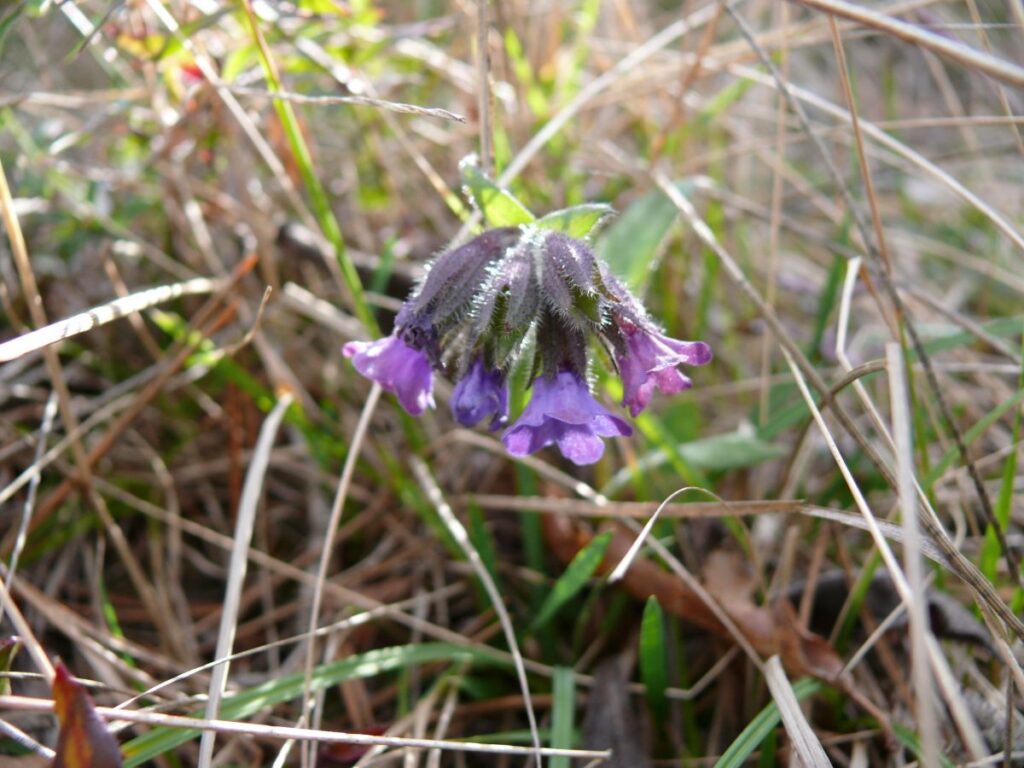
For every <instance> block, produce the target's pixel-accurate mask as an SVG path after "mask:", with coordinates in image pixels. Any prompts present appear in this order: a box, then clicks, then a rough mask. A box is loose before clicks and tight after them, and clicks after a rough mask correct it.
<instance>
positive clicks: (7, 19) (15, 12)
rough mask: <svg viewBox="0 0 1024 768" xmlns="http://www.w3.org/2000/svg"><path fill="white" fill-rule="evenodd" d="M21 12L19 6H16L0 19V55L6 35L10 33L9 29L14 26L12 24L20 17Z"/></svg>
mask: <svg viewBox="0 0 1024 768" xmlns="http://www.w3.org/2000/svg"><path fill="white" fill-rule="evenodd" d="M21 11H22V8H21V6H20V5H16V6H14V7H13V8H12V9H11V10H9V11H8V12H7V13H6V14H5V15H4V16H3V17H0V54H2V53H3V52H4V42H6V40H7V33H8V32H10V31H11V27H13V26H14V22H16V21H17V20H18V17H19V16H20V15H21Z"/></svg>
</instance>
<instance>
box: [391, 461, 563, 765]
mask: <svg viewBox="0 0 1024 768" xmlns="http://www.w3.org/2000/svg"><path fill="white" fill-rule="evenodd" d="M411 461H412V471H413V473H414V474H415V475H416V479H417V481H418V482H419V484H420V486H421V487H422V488H423V490H424V492H425V493H426V494H427V498H429V499H430V502H431V504H433V505H434V509H436V510H437V514H438V515H439V516H440V518H441V520H442V521H443V522H444V524H445V526H446V527H447V528H448V531H449V533H451V535H452V538H453V539H455V542H456V543H457V544H458V545H459V548H460V549H461V550H462V551H463V552H464V553H465V554H466V558H467V559H468V560H469V563H470V565H471V566H472V568H473V572H474V573H475V574H476V577H477V578H478V579H480V582H481V583H482V584H483V585H484V589H485V590H486V592H487V596H488V597H489V598H490V600H491V604H492V605H493V606H494V612H495V613H496V614H497V615H498V619H499V620H500V621H501V628H502V630H503V631H504V633H505V640H506V642H508V647H509V651H511V653H512V658H513V660H514V662H515V668H516V675H517V676H518V677H519V686H520V688H521V689H522V694H523V707H524V708H525V710H526V718H527V720H528V721H529V724H530V736H531V737H532V739H533V746H534V748H535V749H536V756H537V768H541V767H542V765H543V763H542V762H541V759H540V758H541V747H540V733H539V731H538V730H537V716H536V715H535V714H534V711H533V699H532V698H531V696H530V685H529V682H528V681H527V679H526V665H525V664H524V663H523V656H522V653H521V652H520V650H519V642H518V641H517V640H516V632H515V627H513V626H512V619H511V618H510V617H509V615H508V610H507V609H506V608H505V603H504V601H503V600H502V598H501V593H500V592H499V591H498V587H497V585H496V584H495V583H494V579H493V578H492V577H491V574H490V572H489V571H488V570H487V567H486V566H485V565H484V562H483V560H482V559H481V558H480V553H479V552H477V551H476V547H474V546H473V543H472V542H471V541H470V539H469V533H468V532H467V531H466V528H465V526H463V525H462V523H461V522H460V521H459V518H457V517H456V516H455V513H454V512H453V511H452V508H451V507H450V506H449V505H448V502H446V501H445V500H444V496H443V495H442V493H441V489H440V488H439V487H438V486H437V482H436V481H435V480H434V478H433V477H432V476H431V474H430V470H429V469H428V468H427V465H426V464H425V463H424V462H423V460H422V459H420V458H419V457H417V456H413V457H411Z"/></svg>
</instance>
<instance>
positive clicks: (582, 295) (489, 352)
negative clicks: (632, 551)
mask: <svg viewBox="0 0 1024 768" xmlns="http://www.w3.org/2000/svg"><path fill="white" fill-rule="evenodd" d="M474 180H475V181H476V182H477V183H478V185H487V184H489V182H487V181H486V180H484V181H481V177H480V176H479V175H477V176H475V177H473V176H471V177H470V181H471V183H470V186H471V188H472V191H473V192H474V193H475V194H474V197H475V199H476V200H478V201H479V200H480V199H481V197H484V198H485V199H486V198H487V194H489V195H491V197H490V200H491V202H492V204H494V200H495V197H494V196H495V195H499V196H500V195H504V197H498V198H497V203H498V204H503V205H504V206H505V208H504V210H503V212H502V218H503V220H504V221H507V222H514V223H515V224H516V225H515V226H499V227H495V228H493V229H489V230H487V231H485V232H484V233H483V234H481V235H478V236H477V237H475V238H473V239H472V240H470V241H469V242H467V243H466V244H464V245H462V246H460V247H458V248H454V249H452V250H449V251H446V252H445V253H442V254H441V255H440V256H438V257H437V259H436V260H435V261H434V262H433V264H432V265H431V266H430V268H429V270H428V271H427V274H426V277H425V278H424V279H423V280H422V281H421V283H420V284H419V286H418V287H417V288H416V290H415V291H414V292H413V294H412V295H411V296H410V297H409V299H408V300H407V301H406V302H405V304H404V305H403V306H402V309H401V311H400V312H399V314H398V317H397V318H396V320H395V330H394V333H393V334H392V335H391V336H389V337H387V338H385V339H381V340H379V341H374V342H360V341H354V342H350V343H348V344H346V345H345V347H344V353H345V355H346V356H347V357H351V358H352V362H353V364H354V365H355V367H356V370H357V371H359V373H361V374H362V375H363V376H366V377H367V378H369V379H372V380H373V381H376V382H377V383H379V384H380V385H381V387H383V388H384V389H385V390H386V391H388V392H392V393H394V394H395V395H397V397H398V401H399V402H400V403H401V404H402V407H403V408H405V410H407V411H408V412H409V413H411V414H412V415H414V416H418V415H419V414H421V413H422V412H423V411H424V410H425V409H426V408H427V407H430V406H432V405H433V395H432V388H433V373H434V371H439V372H442V373H445V374H447V375H449V376H451V377H452V379H453V380H455V381H456V382H457V383H456V385H455V389H454V391H453V393H452V398H451V401H450V405H451V409H452V414H453V416H454V417H455V419H456V420H457V421H458V422H459V423H460V424H462V425H464V426H467V427H470V426H473V425H475V424H477V423H479V422H481V421H483V420H485V419H488V418H489V419H490V428H491V429H492V430H496V429H498V428H500V427H501V426H503V425H505V423H506V421H507V419H508V402H509V385H508V378H509V375H510V373H511V371H512V370H513V369H514V368H515V366H516V365H517V364H518V363H519V362H520V361H521V360H525V361H526V363H527V364H528V365H529V370H530V375H529V380H530V382H531V384H530V388H531V389H532V390H533V396H532V399H531V400H530V402H529V404H528V405H527V406H526V408H525V410H524V411H523V413H522V415H521V416H520V417H519V419H518V420H517V421H516V422H515V423H514V424H512V426H510V427H508V429H506V431H505V433H504V434H503V436H502V441H503V442H504V443H505V447H506V448H507V449H508V451H509V453H511V454H513V455H516V456H523V455H526V454H528V453H533V452H535V451H537V450H540V449H541V448H543V447H545V446H548V445H551V444H555V445H557V446H558V448H559V450H560V451H561V452H562V455H563V456H565V457H566V458H567V459H569V460H570V461H572V462H574V463H576V464H591V463H593V462H595V461H597V460H598V459H599V458H601V455H602V454H603V453H604V442H603V440H602V438H605V437H614V436H628V435H630V434H632V428H631V427H630V425H629V423H628V422H627V421H626V420H625V419H624V418H622V417H621V416H618V415H616V414H614V413H612V412H611V411H609V410H608V409H606V408H605V407H603V406H602V405H601V404H600V403H598V402H597V400H595V399H594V397H593V396H592V395H591V392H590V386H589V384H588V381H587V370H588V365H589V359H590V353H589V346H590V341H591V340H592V339H596V340H597V342H598V344H599V345H600V346H601V347H602V348H603V349H604V350H605V352H606V353H607V357H608V359H609V360H610V361H611V362H612V364H613V365H614V366H615V367H616V368H617V369H618V373H619V374H620V376H621V377H622V383H623V401H622V404H623V405H624V406H625V407H626V408H627V409H628V410H629V412H630V414H632V415H633V416H636V415H637V414H639V413H640V412H641V411H643V410H644V408H646V407H647V405H648V403H649V402H650V400H651V396H652V394H653V393H654V390H655V389H657V390H659V391H660V392H662V393H663V394H675V393H677V392H680V391H682V390H683V389H687V388H689V387H690V386H691V382H690V379H689V378H687V377H686V376H685V375H684V374H683V373H681V372H680V371H679V370H678V366H679V365H681V364H685V365H704V364H705V363H707V362H708V361H709V360H711V350H710V348H709V347H708V345H707V344H705V343H704V342H702V341H679V340H677V339H672V338H669V337H668V336H665V335H664V334H663V333H662V332H661V329H660V328H659V327H658V325H657V324H656V323H654V321H652V320H651V318H650V317H649V316H648V314H647V311H646V310H645V309H644V307H643V305H642V304H641V303H640V301H639V300H638V299H637V298H636V297H635V296H633V294H632V293H631V292H630V291H629V290H628V289H627V288H626V286H625V285H623V283H622V282H620V281H619V280H618V279H617V278H616V277H615V276H614V275H612V274H611V272H610V271H609V269H608V267H607V266H606V265H605V264H604V263H603V262H602V261H601V260H600V259H598V258H596V257H595V255H594V252H593V251H592V250H591V248H590V247H589V245H588V244H587V243H586V242H585V241H583V240H581V239H579V235H580V234H586V232H587V231H589V230H590V229H591V228H592V227H593V226H594V225H595V224H597V223H598V221H599V220H600V219H601V218H603V217H604V215H606V214H607V212H608V211H609V210H610V209H608V208H606V207H605V206H580V207H578V208H575V209H568V210H567V211H559V212H557V213H555V214H551V215H549V216H546V217H544V218H542V219H539V220H534V219H533V217H532V215H531V214H530V213H529V212H528V211H526V210H525V208H522V206H521V205H519V204H518V201H515V199H514V198H511V196H509V195H508V193H506V192H504V191H503V190H497V188H496V187H493V185H491V186H490V187H487V186H484V188H483V189H482V192H483V193H487V194H484V195H482V194H480V192H481V189H479V188H473V184H472V181H474ZM515 206H518V207H515ZM484 212H485V214H486V213H487V210H486V209H485V211H484ZM489 218H491V220H492V221H493V217H489Z"/></svg>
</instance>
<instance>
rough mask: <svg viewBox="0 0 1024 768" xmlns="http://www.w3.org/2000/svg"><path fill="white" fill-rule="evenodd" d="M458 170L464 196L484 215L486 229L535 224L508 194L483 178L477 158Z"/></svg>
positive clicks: (474, 157)
mask: <svg viewBox="0 0 1024 768" xmlns="http://www.w3.org/2000/svg"><path fill="white" fill-rule="evenodd" d="M459 170H460V171H461V172H462V180H463V182H465V189H466V196H467V197H468V198H469V199H470V200H472V201H473V203H474V204H475V205H476V207H477V208H478V209H479V210H480V213H481V214H483V217H484V221H486V222H487V226H489V227H518V226H519V225H520V224H530V223H531V222H533V221H534V219H535V217H534V215H533V214H532V213H530V211H529V209H528V208H527V207H526V206H525V205H523V204H522V203H521V202H519V200H517V199H516V198H515V196H514V195H513V194H512V193H511V192H509V191H508V190H507V189H502V188H501V187H499V186H498V185H497V184H495V183H494V182H493V181H491V180H490V179H489V178H487V177H486V176H485V175H484V173H483V171H481V170H480V168H479V166H478V165H477V157H476V155H470V156H469V157H467V158H465V159H464V160H463V161H462V162H461V163H459Z"/></svg>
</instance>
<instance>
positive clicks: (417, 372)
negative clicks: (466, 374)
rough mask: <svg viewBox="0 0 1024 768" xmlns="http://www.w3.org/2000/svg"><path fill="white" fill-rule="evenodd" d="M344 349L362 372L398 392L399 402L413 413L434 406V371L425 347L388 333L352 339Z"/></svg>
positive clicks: (382, 385)
mask: <svg viewBox="0 0 1024 768" xmlns="http://www.w3.org/2000/svg"><path fill="white" fill-rule="evenodd" d="M341 351H342V352H343V353H344V355H345V357H351V358H352V364H353V365H354V366H355V367H356V370H357V371H359V373H361V374H362V375H363V376H365V377H366V378H368V379H372V380H373V381H375V382H377V383H378V384H380V385H381V387H382V388H383V389H385V390H387V391H388V392H393V393H394V394H396V395H398V402H400V403H401V404H402V407H403V408H405V410H407V411H408V412H409V413H411V414H412V415H413V416H419V415H420V414H421V413H423V411H424V410H426V408H427V407H428V406H429V407H431V408H433V407H434V395H433V388H434V372H433V371H432V370H431V367H430V360H429V359H427V356H426V354H425V353H424V352H422V351H421V350H418V349H416V348H414V347H410V346H409V345H408V344H406V343H405V342H404V341H402V339H400V338H398V337H397V336H388V337H386V338H383V339H378V340H377V341H350V342H349V343H348V344H346V345H345V346H344V347H342V348H341Z"/></svg>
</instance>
